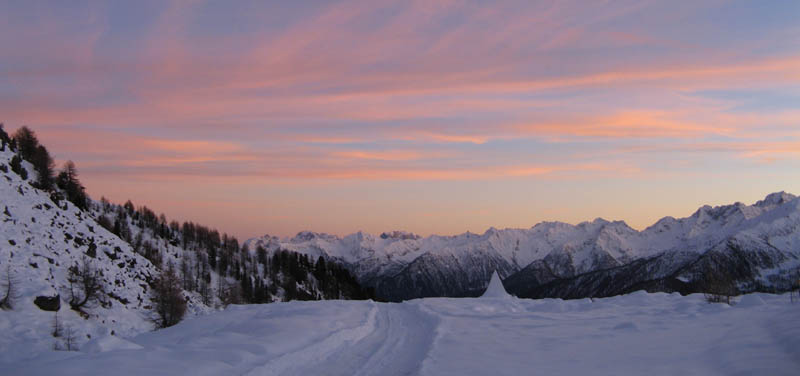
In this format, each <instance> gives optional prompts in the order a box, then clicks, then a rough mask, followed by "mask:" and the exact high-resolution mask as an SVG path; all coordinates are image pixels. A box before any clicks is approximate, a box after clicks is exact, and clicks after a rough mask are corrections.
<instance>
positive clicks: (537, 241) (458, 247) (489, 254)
mask: <svg viewBox="0 0 800 376" xmlns="http://www.w3.org/2000/svg"><path fill="white" fill-rule="evenodd" d="M247 244H249V245H250V246H251V248H253V247H256V246H263V247H264V248H266V249H279V248H283V249H291V250H293V251H296V252H300V253H305V254H308V255H311V256H313V257H318V256H320V255H326V256H328V257H331V258H333V259H336V260H340V261H342V262H344V263H346V264H347V265H349V267H350V269H351V270H352V271H353V272H354V273H355V274H356V276H357V277H358V278H359V280H360V281H361V282H362V283H364V284H366V285H368V286H371V287H375V289H376V293H377V295H378V296H381V297H383V298H387V299H393V300H394V299H408V298H414V297H422V296H477V295H478V294H479V293H480V292H481V291H482V290H483V288H485V286H486V285H485V283H486V281H487V280H488V277H489V276H490V275H491V273H492V272H493V271H495V270H497V271H498V272H499V274H500V275H501V276H502V277H509V276H511V275H513V274H515V273H519V272H522V271H525V273H527V274H529V275H531V276H532V275H537V276H539V278H527V279H525V278H523V279H525V280H526V281H533V283H537V284H539V283H543V282H549V281H551V280H554V279H563V278H572V277H575V276H578V275H582V274H585V273H589V272H594V271H598V270H605V269H609V268H615V267H621V266H624V265H629V264H630V263H632V262H633V261H635V260H642V259H649V258H653V257H656V256H659V255H665V254H666V255H668V256H667V257H669V258H672V259H678V258H680V259H681V260H684V259H685V260H689V259H696V258H697V257H700V256H702V255H704V254H706V253H708V252H710V251H715V250H716V251H718V252H723V253H724V252H725V250H724V249H723V248H725V247H726V245H729V244H734V246H735V247H738V248H737V249H742V250H744V251H745V252H751V253H753V252H756V253H758V252H760V253H759V257H766V258H768V259H769V262H767V263H764V264H763V265H760V264H759V265H756V266H755V268H756V269H757V270H754V271H753V273H757V275H751V276H750V277H752V279H753V280H754V281H757V282H758V283H759V284H760V286H773V285H774V286H776V287H777V288H784V286H782V285H781V283H782V282H781V280H780V278H772V279H770V278H768V276H770V275H775V274H776V273H777V274H779V275H780V274H781V272H780V270H786V271H793V270H795V269H796V268H797V267H798V265H799V264H798V262H800V199H798V198H797V197H795V196H794V195H791V194H788V193H785V192H779V193H773V194H770V195H768V196H767V197H766V198H765V199H764V200H762V201H759V202H757V203H755V204H753V205H745V204H742V203H735V204H733V205H725V206H719V207H713V208H712V207H710V206H704V207H702V208H700V209H698V210H697V211H696V212H695V213H694V214H692V215H691V216H689V217H687V218H681V219H675V218H672V217H666V218H663V219H661V220H659V221H658V222H657V223H656V224H654V225H652V226H650V227H648V228H647V229H645V230H643V231H637V230H635V229H633V228H631V227H629V226H628V225H627V224H625V222H621V221H615V222H609V221H606V220H604V219H601V218H598V219H595V220H594V221H591V222H583V223H580V224H578V225H571V224H567V223H561V222H543V223H540V224H537V225H536V226H533V227H532V228H530V229H504V230H498V229H494V228H490V229H489V230H487V231H486V232H485V233H484V234H480V235H478V234H472V233H465V234H461V235H456V236H437V235H434V236H430V237H427V238H421V237H419V236H416V235H413V234H409V233H404V232H391V233H384V234H382V235H381V236H373V235H370V234H365V233H361V232H359V233H356V234H352V235H348V236H345V237H343V238H339V237H337V236H333V235H327V234H318V233H313V232H301V233H299V234H298V235H297V236H295V237H294V238H290V239H279V238H276V237H270V236H265V237H262V238H257V239H251V240H248V241H247ZM687 255H689V256H687ZM683 256H686V257H683ZM662 261H663V260H662ZM784 274H785V273H784ZM784 277H787V278H788V276H784ZM782 278H783V277H782ZM518 279H519V278H518ZM784 279H785V278H784Z"/></svg>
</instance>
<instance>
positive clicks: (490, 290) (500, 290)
mask: <svg viewBox="0 0 800 376" xmlns="http://www.w3.org/2000/svg"><path fill="white" fill-rule="evenodd" d="M510 297H511V295H509V294H508V293H507V292H506V288H505V287H503V282H502V281H501V280H500V276H499V275H497V270H495V271H494V273H492V279H491V280H490V281H489V287H487V288H486V292H484V293H483V295H481V298H510Z"/></svg>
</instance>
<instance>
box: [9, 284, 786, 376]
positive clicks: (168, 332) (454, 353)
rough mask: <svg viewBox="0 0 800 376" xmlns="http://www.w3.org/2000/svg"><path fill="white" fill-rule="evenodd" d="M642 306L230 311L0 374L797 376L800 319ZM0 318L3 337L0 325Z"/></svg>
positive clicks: (479, 302) (485, 304)
mask: <svg viewBox="0 0 800 376" xmlns="http://www.w3.org/2000/svg"><path fill="white" fill-rule="evenodd" d="M740 300H741V302H740V303H739V304H736V305H733V306H728V305H725V304H709V303H707V302H705V301H704V300H703V297H702V296H701V295H689V296H680V295H677V294H665V293H656V294H648V293H645V292H637V293H633V294H630V295H625V296H619V297H613V298H606V299H595V300H594V301H592V300H589V299H582V300H568V301H564V300H559V299H543V300H527V299H484V298H463V299H455V298H427V299H417V300H411V301H407V302H404V303H376V302H372V301H320V302H289V303H273V304H267V305H249V306H230V307H229V308H228V309H226V310H224V311H221V312H217V313H213V314H209V315H205V316H197V317H191V318H189V319H187V320H185V321H184V322H182V323H180V324H178V325H176V326H174V327H171V328H168V329H164V330H160V331H157V332H148V333H144V334H140V335H138V336H135V337H132V338H127V339H123V338H113V339H112V337H111V336H110V335H108V334H107V335H106V336H105V337H102V338H97V339H94V340H92V341H91V342H90V343H89V344H87V345H86V347H85V348H84V350H83V352H53V351H37V352H36V354H34V355H35V356H34V358H33V359H29V360H20V361H12V362H2V363H0V374H14V375H43V374H59V375H79V374H94V373H98V372H103V371H108V370H112V369H113V371H114V374H115V375H118V376H123V375H141V374H192V375H220V374H239V375H312V374H326V375H376V374H380V375H487V374H491V375H519V374H562V375H588V374H591V375H640V374H651V375H667V374H670V375H671V374H681V375H729V374H769V375H794V374H796V371H797V369H798V367H800V325H797V321H796V316H797V310H798V305H796V304H792V303H790V300H789V297H788V296H786V295H769V294H754V295H747V296H744V297H742V298H740ZM3 317H4V315H2V314H1V313H0V324H2V323H3Z"/></svg>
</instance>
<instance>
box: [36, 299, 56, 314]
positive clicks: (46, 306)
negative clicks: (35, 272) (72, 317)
mask: <svg viewBox="0 0 800 376" xmlns="http://www.w3.org/2000/svg"><path fill="white" fill-rule="evenodd" d="M33 304H36V306H37V307H39V309H41V310H42V311H49V312H56V311H58V310H59V309H61V297H60V296H58V295H56V296H37V297H36V299H34V300H33Z"/></svg>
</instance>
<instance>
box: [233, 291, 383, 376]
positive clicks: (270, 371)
mask: <svg viewBox="0 0 800 376" xmlns="http://www.w3.org/2000/svg"><path fill="white" fill-rule="evenodd" d="M377 315H378V307H377V305H376V304H375V303H372V307H371V308H370V310H369V313H368V314H367V319H366V320H365V321H364V323H363V324H361V325H359V326H356V327H353V328H347V329H341V330H338V331H336V332H333V333H332V334H331V335H329V336H327V337H325V339H323V340H322V341H320V342H317V343H315V344H313V345H311V346H308V347H306V348H303V349H300V350H298V351H294V352H290V353H287V354H283V355H281V356H279V357H277V358H275V359H272V360H271V361H269V362H268V363H267V364H264V365H262V366H259V367H256V368H254V369H252V370H250V371H248V372H246V373H244V375H248V376H261V375H264V376H267V375H291V374H304V372H302V371H301V370H300V369H299V368H303V366H304V365H306V364H309V363H315V362H318V361H321V360H324V359H327V358H328V357H329V356H330V355H331V354H332V353H334V352H336V351H337V349H338V348H339V347H342V346H347V345H348V344H350V343H353V342H358V341H359V340H360V339H362V338H364V337H365V336H367V335H369V334H370V333H372V332H373V331H375V327H376V326H375V321H376V316H377ZM298 371H300V373H298Z"/></svg>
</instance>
